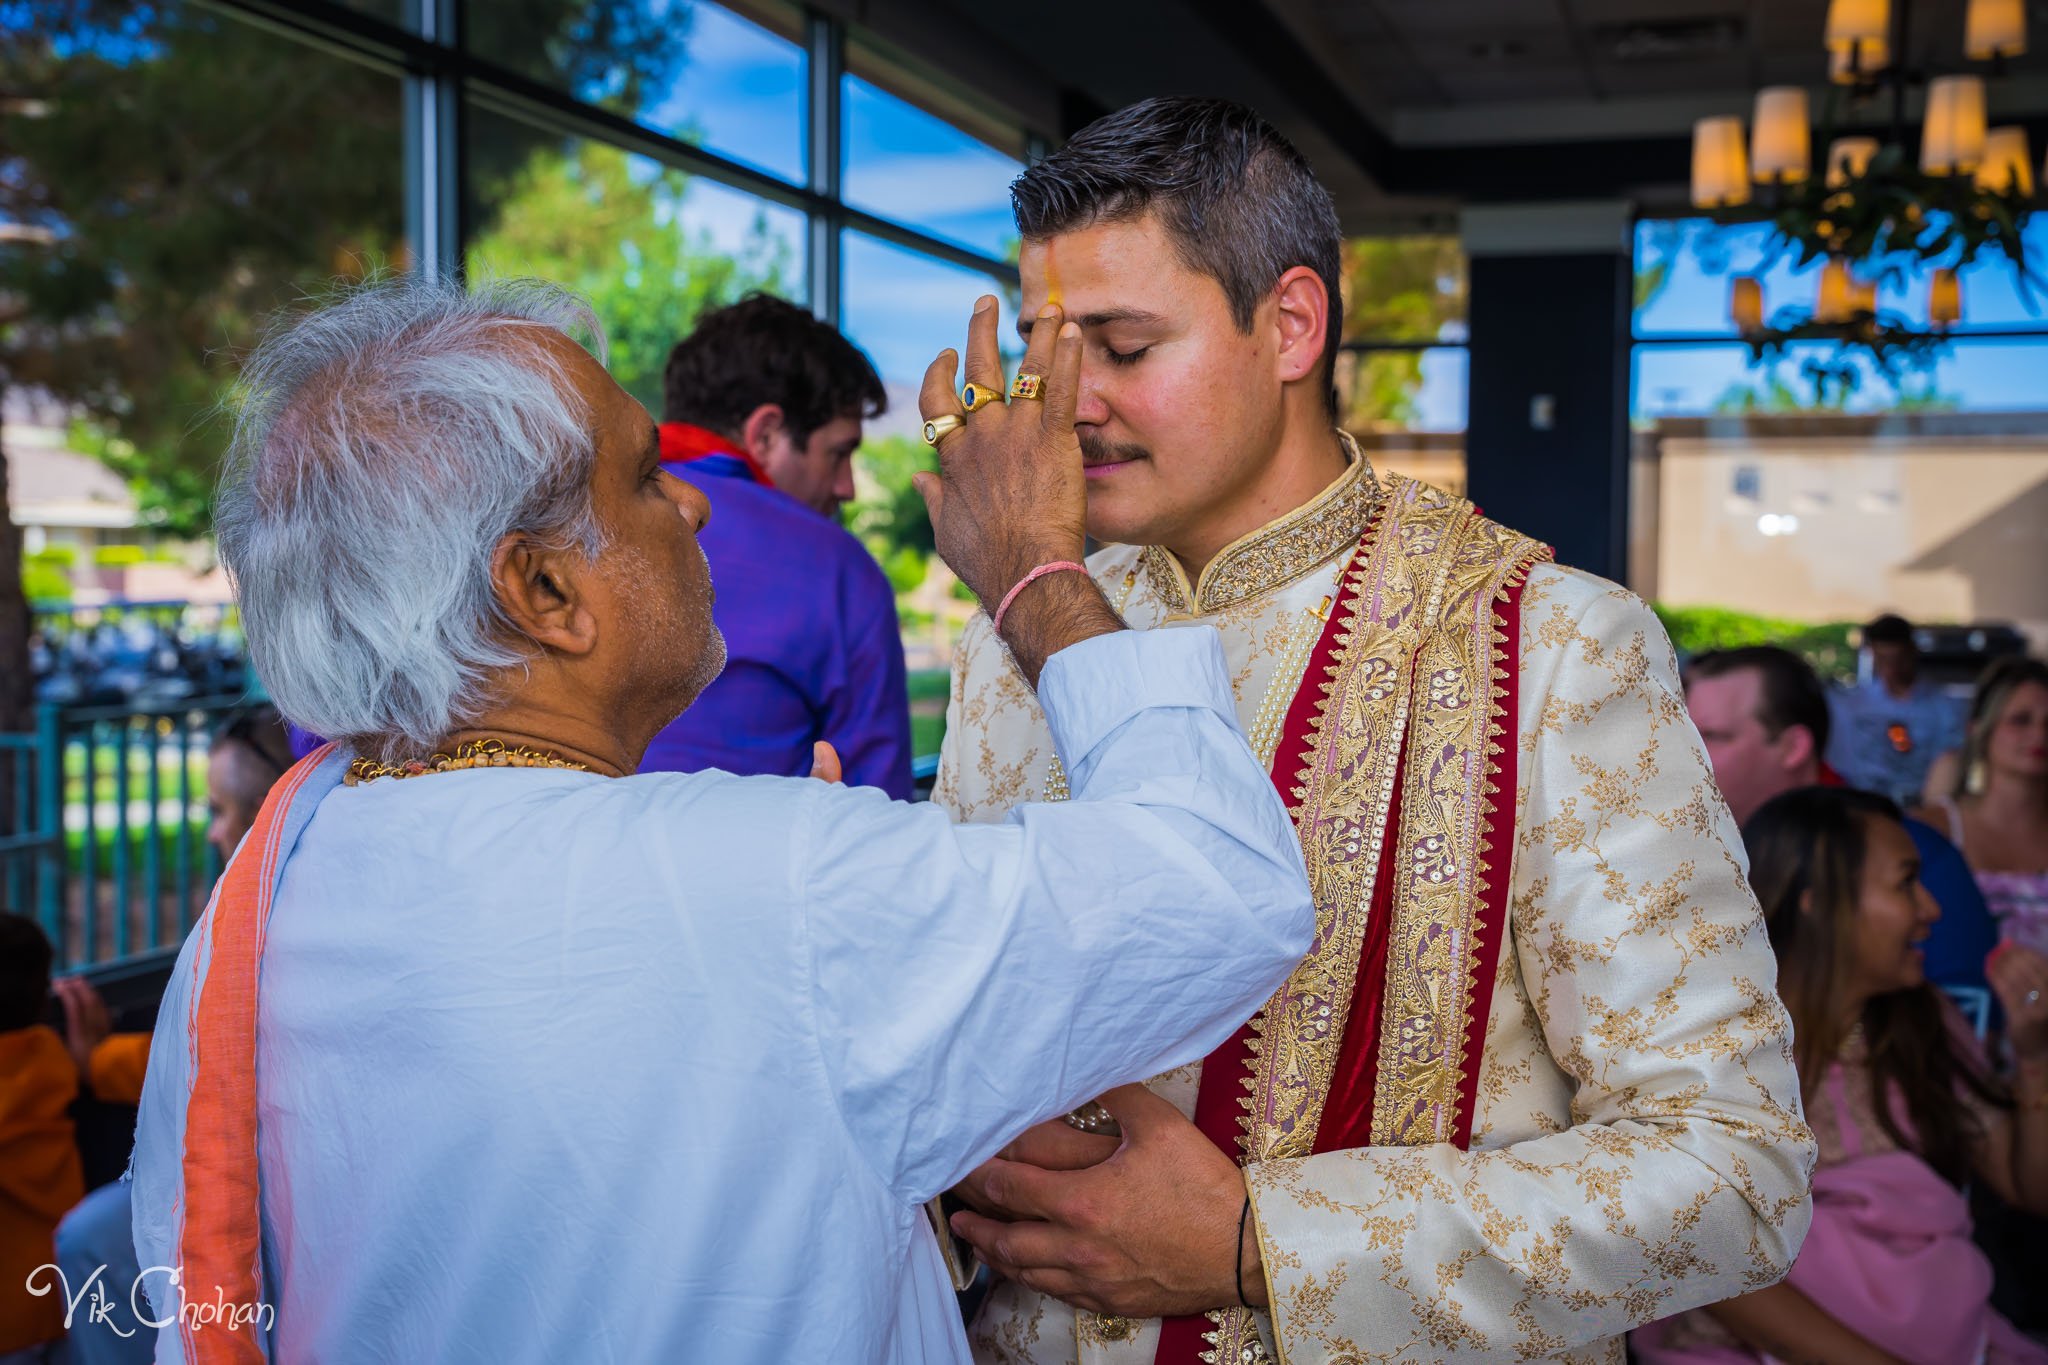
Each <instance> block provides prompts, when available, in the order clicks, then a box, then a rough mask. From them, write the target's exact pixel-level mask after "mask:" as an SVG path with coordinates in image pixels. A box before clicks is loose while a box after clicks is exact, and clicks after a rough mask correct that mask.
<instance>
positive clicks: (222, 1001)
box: [178, 744, 334, 1365]
mask: <svg viewBox="0 0 2048 1365" xmlns="http://www.w3.org/2000/svg"><path fill="white" fill-rule="evenodd" d="M333 747H334V746H333V745H332V744H328V745H323V746H322V747H321V748H319V749H316V750H315V751H314V752H312V753H310V754H308V755H307V756H306V757H305V758H303V759H301V760H299V762H298V763H297V764H296V765H294V766H293V768H292V770H291V771H290V772H288V773H286V774H285V775H284V776H283V777H282V778H280V779H279V780H278V782H277V785H276V786H274V787H272V788H271V791H270V795H269V796H268V797H266V798H265V799H264V802H263V809H262V810H261V811H259V812H258V813H257V816H256V823H255V824H254V825H253V826H252V827H251V828H250V830H249V833H248V834H247V835H246V836H245V837H244V838H243V840H242V847H241V849H240V851H239V852H238V853H237V854H236V856H235V860H234V862H233V863H231V864H230V865H229V867H228V870H227V871H226V872H224V873H223V874H221V879H220V884H219V885H218V886H216V887H215V888H214V892H213V904H212V905H211V906H210V907H209V911H210V914H211V921H210V922H211V926H212V933H211V937H210V939H209V940H208V948H209V952H208V956H207V958H206V963H205V967H204V970H203V973H202V975H201V976H200V979H199V980H198V981H197V982H195V983H194V986H193V991H192V1004H191V1011H190V1013H189V1015H188V1016H187V1018H186V1022H185V1027H186V1039H187V1045H188V1046H189V1047H190V1048H191V1055H192V1072H191V1080H192V1086H191V1095H190V1097H189V1098H188V1100H187V1101H186V1108H185V1151H184V1175H183V1184H184V1190H185V1206H184V1208H183V1209H182V1210H181V1213H182V1215H183V1216H182V1217H181V1219H180V1220H179V1227H178V1264H179V1267H180V1277H179V1286H180V1290H181V1295H182V1294H185V1293H191V1294H195V1295H197V1296H199V1297H202V1298H203V1297H204V1295H205V1293H206V1291H207V1290H208V1289H214V1288H217V1289H218V1290H219V1294H220V1301H222V1302H225V1303H228V1304H257V1303H260V1302H262V1300H263V1211H262V1204H261V1195H260V1191H259V1189H258V1187H257V1172H256V981H257V975H258V972H259V969H260V966H261V963H262V960H263V938H264V933H265V931H266V930H267V928H268V927H269V922H270V907H271V897H272V894H273V893H274V892H275V891H276V889H277V876H278V872H279V871H280V863H279V855H280V853H281V852H282V851H283V850H282V847H281V845H282V843H283V839H284V833H285V824H286V814H287V812H288V811H289V810H290V808H291V804H292V800H293V798H294V797H296V796H297V795H298V794H299V790H300V788H302V787H304V786H305V785H306V779H307V778H309V777H311V776H312V774H313V770H314V769H315V768H317V767H319V766H320V763H321V761H322V760H323V759H325V758H326V757H327V755H328V753H329V751H330V750H332V749H333ZM179 1322H180V1326H179V1336H180V1338H181V1339H182V1341H183V1342H184V1347H185V1359H186V1360H187V1361H189V1362H191V1365H253V1362H260V1361H262V1360H264V1359H265V1352H264V1347H263V1342H262V1340H261V1338H260V1336H259V1329H258V1328H257V1327H256V1326H255V1325H254V1324H248V1325H242V1326H230V1325H226V1324H214V1325H209V1326H206V1327H204V1328H201V1327H198V1326H196V1325H195V1323H194V1322H193V1320H192V1319H190V1318H187V1317H186V1316H185V1315H183V1314H182V1313H181V1314H180V1316H179Z"/></svg>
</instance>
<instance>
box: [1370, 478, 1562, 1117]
mask: <svg viewBox="0 0 2048 1365" xmlns="http://www.w3.org/2000/svg"><path fill="white" fill-rule="evenodd" d="M1452 534H1454V535H1456V536H1457V537H1458V538H1459V539H1458V543H1456V544H1455V545H1451V544H1446V545H1445V546H1444V547H1443V548H1442V549H1441V551H1440V552H1439V553H1442V554H1443V555H1444V556H1445V558H1446V561H1447V563H1448V566H1449V569H1450V572H1449V573H1448V575H1447V576H1446V577H1445V578H1444V579H1443V580H1441V587H1440V591H1441V593H1442V598H1441V600H1440V601H1439V600H1433V601H1432V602H1431V603H1430V604H1429V607H1428V608H1427V610H1426V612H1425V618H1424V619H1426V620H1427V621H1429V622H1431V623H1432V624H1433V626H1434V628H1433V629H1431V630H1430V631H1429V632H1428V633H1427V635H1426V636H1425V637H1424V639H1423V640H1422V643H1421V649H1420V650H1419V652H1418V653H1417V655H1416V660H1415V668H1414V673H1415V676H1416V678H1417V679H1418V681H1419V685H1421V686H1423V687H1424V688H1426V694H1425V697H1424V699H1423V702H1422V704H1421V705H1420V706H1418V707H1417V708H1416V709H1415V712H1414V718H1413V720H1412V722H1411V724H1410V726H1409V733H1408V763H1407V768H1406V779H1405V787H1404V790H1403V792H1402V797H1401V829H1400V835H1399V838H1400V842H1399V845H1398V847H1399V849H1400V853H1399V854H1398V855H1397V858H1396V861H1395V864H1394V867H1393V876H1394V882H1393V891H1394V895H1393V901H1392V905H1393V923H1392V925H1391V926H1390V931H1389V935H1388V951H1387V984H1386V993H1385V996H1384V1004H1383V1006H1382V1013H1381V1020H1382V1023H1381V1030H1380V1040H1379V1041H1380V1054H1379V1068H1378V1071H1377V1073H1376V1078H1375V1082H1374V1086H1373V1123H1372V1140H1373V1144H1374V1145H1375V1146H1384V1147H1415V1146H1420V1145H1422V1144H1425V1143H1431V1142H1448V1141H1451V1140H1452V1139H1453V1136H1454V1130H1455V1128H1456V1126H1457V1117H1458V1116H1457V1108H1458V1097H1459V1091H1460V1087H1461V1085H1462V1083H1463V1080H1464V1077H1465V1074H1466V1065H1467V1062H1468V1060H1469V1061H1471V1062H1473V1063H1474V1064H1475V1065H1476V1061H1477V1059H1468V1058H1467V1057H1466V1056H1465V1046H1466V1038H1467V1034H1468V1030H1469V1028H1470V1025H1471V1021H1472V1004H1473V998H1474V995H1475V990H1476V987H1477V986H1478V984H1479V982H1478V979H1477V976H1476V973H1478V972H1480V971H1482V970H1485V967H1484V963H1485V961H1486V958H1485V957H1484V955H1483V954H1482V952H1481V947H1482V945H1481V944H1479V943H1478V942H1476V933H1477V931H1478V928H1479V920H1480V907H1481V906H1482V904H1483V903H1484V897H1485V895H1486V893H1487V890H1488V878H1489V877H1490V876H1491V875H1492V869H1491V867H1490V866H1489V865H1488V858H1489V856H1490V855H1491V853H1492V851H1493V850H1492V846H1491V836H1492V834H1493V830H1492V829H1491V827H1490V823H1489V821H1488V819H1487V813H1488V811H1489V810H1490V808H1491V800H1492V798H1493V797H1494V796H1495V795H1496V794H1497V793H1498V787H1497V785H1496V783H1495V778H1496V777H1497V776H1498V775H1499V764H1498V762H1497V760H1496V757H1495V756H1496V755H1497V754H1499V752H1500V741H1501V738H1502V729H1503V725H1504V723H1505V720H1506V713H1505V710H1504V708H1503V707H1502V706H1501V705H1500V701H1499V697H1500V692H1499V684H1501V683H1502V682H1505V681H1506V679H1507V676H1508V674H1507V670H1506V668H1504V667H1503V666H1502V661H1501V652H1502V650H1503V649H1504V647H1505V646H1506V643H1507V641H1506V637H1505V636H1504V635H1503V633H1502V632H1501V629H1500V625H1499V621H1498V618H1497V616H1496V613H1495V606H1496V604H1497V603H1498V602H1499V601H1500V599H1501V596H1502V594H1503V593H1505V592H1506V591H1507V590H1508V589H1509V588H1511V587H1512V586H1513V585H1514V583H1515V582H1517V581H1518V580H1519V579H1520V578H1521V577H1522V576H1523V575H1525V574H1526V573H1527V572H1528V571H1529V568H1530V566H1531V565H1532V564H1535V563H1537V562H1538V561H1540V560H1543V559H1548V558H1549V552H1548V550H1546V549H1545V548H1544V547H1543V546H1541V545H1539V544H1537V543H1536V542H1535V541H1532V540H1529V539H1527V538H1526V537H1522V536H1517V535H1515V534H1514V533H1513V532H1510V531H1507V530H1505V529H1503V528H1501V527H1497V526H1494V525H1492V524H1491V523H1489V522H1486V521H1483V520H1482V519H1480V518H1479V517H1478V515H1477V514H1476V513H1473V514H1472V515H1471V516H1470V518H1469V521H1467V523H1466V524H1465V525H1463V526H1461V527H1459V528H1458V529H1457V530H1456V531H1455V532H1453V533H1452ZM1508 662H1509V663H1513V662H1514V661H1512V660H1510V661H1508ZM1502 918H1503V920H1505V916H1504V915H1503V917H1502ZM1495 932H1496V933H1503V932H1505V930H1504V927H1501V926H1496V928H1495ZM1490 946H1492V947H1494V948H1496V949H1497V948H1499V947H1500V945H1498V944H1494V945H1490ZM1495 961H1496V964H1497V962H1498V959H1497V958H1496V959H1495Z"/></svg>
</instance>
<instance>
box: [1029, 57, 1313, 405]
mask: <svg viewBox="0 0 2048 1365" xmlns="http://www.w3.org/2000/svg"><path fill="white" fill-rule="evenodd" d="M1010 205H1011V207H1012V208H1014V209H1015V210H1016V213H1017V231H1018V232H1020V233H1022V234H1023V235H1024V238H1025V239H1026V240H1027V241H1043V240H1045V239H1046V238H1048V237H1052V236H1056V235H1058V234H1059V233H1062V232H1073V231H1076V230H1078V229H1081V228H1086V227H1089V226H1091V225H1093V224H1096V223H1104V222H1112V223H1113V222H1119V221H1123V220H1128V219H1132V218H1136V217H1138V216H1140V215H1141V214H1144V213H1147V212H1151V213H1156V214H1158V215H1159V221H1160V222H1161V224H1163V225H1164V226H1165V228H1166V235H1167V237H1168V238H1169V239H1170V240H1171V241H1172V242H1173V244H1174V248H1175V250H1177V251H1178V252H1179V254H1180V258H1181V262H1182V263H1183V264H1184V265H1186V266H1187V267H1188V268H1189V269H1190V270H1194V271H1197V272H1199V273H1201V274H1203V275H1207V276H1208V277H1209V278H1210V279H1213V280H1215V281H1216V282H1217V283H1218V284H1220V285H1222V286H1223V294H1224V297H1225V298H1227V299H1229V301H1230V316H1231V318H1232V319H1233V320H1234V321H1235V322H1236V323H1237V326H1238V330H1240V331H1245V332H1249V331H1250V330H1251V325H1252V315H1253V314H1254V313H1255V312H1256V311H1257V309H1258V306H1259V304H1260V303H1261V302H1262V301H1263V300H1264V299H1265V298H1266V296H1267V295H1268V294H1269V293H1271V292H1272V289H1273V286H1274V285H1275V284H1276V283H1277V282H1278V281H1279V279H1280V277H1281V276H1282V275H1284V274H1286V273H1287V272H1288V271H1289V270H1292V269H1293V268H1294V267H1296V266H1298V265H1305V266H1307V267H1308V268H1309V269H1311V270H1313V271H1315V272H1316V274H1318V275H1320V276H1322V280H1323V288H1324V289H1325V290H1326V291H1328V293H1329V298H1330V330H1329V335H1328V336H1326V337H1324V339H1323V388H1324V391H1325V392H1324V395H1323V397H1324V401H1325V402H1326V403H1327V404H1328V405H1329V410H1330V415H1331V417H1332V418H1334V417H1335V416H1336V415H1337V394H1336V388H1335V386H1334V384H1333V383H1332V376H1333V375H1334V373H1335V370H1336V363H1337V342H1338V337H1339V334H1340V333H1341V332H1342V330H1343V326H1344V304H1343V297H1342V294H1341V288H1340V286H1341V281H1342V270H1343V267H1342V265H1341V263H1340V256H1341V253H1342V249H1343V232H1342V229H1340V228H1339V227H1338V225H1337V206H1336V204H1335V203H1333V202H1332V201H1331V199H1330V192H1329V191H1328V190H1326V189H1324V188H1323V185H1322V182H1321V181H1319V180H1317V179H1316V175H1315V172H1314V171H1313V170H1311V169H1310V167H1309V164H1308V161H1307V159H1306V158H1305V157H1303V156H1302V154H1301V153H1300V152H1298V151H1296V150H1295V148H1294V144H1293V143H1291V142H1289V141H1288V140H1287V139H1286V138H1284V137H1282V136H1281V135H1280V133H1279V130H1278V129H1276V128H1274V127H1273V125H1271V124H1270V123H1267V122H1266V121H1265V120H1264V119H1262V118H1260V117H1259V116H1258V115H1257V114H1255V113H1253V112H1252V111H1251V110H1249V109H1247V108H1245V107H1244V106H1243V105H1241V104H1233V103H1231V102H1230V101H1228V100H1218V99H1195V98H1189V97H1180V98H1162V99H1149V100H1145V101H1142V102H1141V103H1138V104H1134V105H1132V106H1130V107H1129V108H1128V109H1120V110H1118V111H1117V112H1116V113H1114V114H1110V115H1107V116H1106V117H1103V118H1099V119H1097V120H1095V122H1093V123H1091V124H1089V125H1088V126H1087V127H1086V128H1083V129H1082V130H1081V131H1080V132H1078V133H1076V134H1075V135H1074V137H1073V140H1072V141H1070V142H1068V143H1067V145H1066V146H1064V147H1062V148H1060V149H1059V150H1058V151H1056V152H1054V153H1053V154H1052V155H1050V156H1048V157H1046V158H1045V159H1044V160H1043V161H1041V162H1039V163H1038V164H1037V165H1035V166H1033V167H1031V168H1030V169H1029V170H1027V171H1025V172H1024V174H1022V175H1020V176H1018V177H1017V179H1016V181H1015V183H1013V184H1012V185H1011V186H1010Z"/></svg>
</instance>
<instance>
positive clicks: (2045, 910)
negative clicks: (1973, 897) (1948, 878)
mask: <svg viewBox="0 0 2048 1365" xmlns="http://www.w3.org/2000/svg"><path fill="white" fill-rule="evenodd" d="M1977 889H1978V890H1980V891H1982V892H1983V893H1984V904H1985V905H1987V906H1989V907H1990V909H1991V916H1992V918H1993V919H1995V920H1996V921H1997V922H1998V936H1999V937H2000V938H2001V939H2003V940H2005V941H2006V942H2007V943H2017V944H2019V945H2020V946H2021V947H2022V948H2032V949H2033V950H2034V951H2035V952H2037V953H2048V872H1979V873H1978V874H1977Z"/></svg>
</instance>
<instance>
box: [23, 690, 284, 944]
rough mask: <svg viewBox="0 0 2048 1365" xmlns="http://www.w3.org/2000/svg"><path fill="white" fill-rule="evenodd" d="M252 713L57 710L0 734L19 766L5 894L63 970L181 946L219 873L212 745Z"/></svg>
mask: <svg viewBox="0 0 2048 1365" xmlns="http://www.w3.org/2000/svg"><path fill="white" fill-rule="evenodd" d="M255 704H256V703H255V702H253V701H252V700H251V699H249V698H248V697H244V696H216V697H200V698H194V699H192V700H189V701H181V702H177V703H175V704H169V705H165V706H161V707H135V706H127V705H123V706H99V707H69V708H60V707H56V706H47V705H46V706H43V707H41V708H39V709H38V712H37V716H36V732H35V733H34V734H33V735H4V736H0V759H4V760H6V761H7V764H6V765H7V766H11V767H12V768H13V772H12V773H7V772H5V771H0V780H5V779H9V778H11V780H12V786H11V792H12V793H13V794H14V795H15V797H16V800H15V803H14V819H13V822H12V823H13V825H14V827H15V828H14V831H13V832H12V833H9V834H6V835H4V836H0V894H4V896H5V898H6V899H5V905H6V907H7V908H8V909H11V910H15V911H17V912H19V913H24V914H32V915H34V916H35V918H36V919H37V920H38V921H39V922H40V923H41V924H42V926H43V930H44V932H45V933H47V934H48V935H49V936H50V941H51V942H52V943H53V944H54V945H55V946H56V949H57V960H58V964H59V966H60V967H63V968H67V969H68V968H78V967H88V966H98V965H102V964H106V963H112V962H120V961H124V960H127V959H130V958H135V957H141V956H145V955H147V954H149V953H152V952H156V951H160V950H162V949H164V948H167V947H176V946H177V945H178V944H179V943H180V942H182V941H183V939H184V936H185V934H186V932H187V931H188V930H190V929H191V927H192V923H193V921H194V920H195V919H196V918H197V917H198V915H199V913H200V912H201V911H202V910H204V909H205V906H206V901H207V897H208V896H209V895H210V894H211V893H212V888H213V883H214V881H215V879H216V878H218V877H219V875H220V859H219V857H218V856H217V855H216V854H215V853H214V852H213V850H212V849H211V848H210V847H208V845H207V843H206V826H207V821H208V812H207V806H206V753H207V747H208V744H209V743H210V741H211V738H212V736H213V734H214V733H215V732H216V731H217V730H219V729H220V728H221V726H223V725H225V724H226V723H227V722H228V720H229V719H231V718H232V717H233V716H235V715H236V714H238V713H240V712H242V711H245V710H248V709H250V708H251V707H253V706H254V705H255ZM24 797H25V798H26V799H23V798H24Z"/></svg>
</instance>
